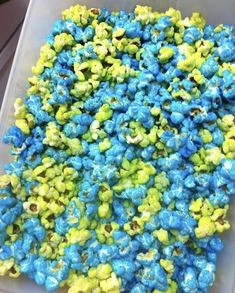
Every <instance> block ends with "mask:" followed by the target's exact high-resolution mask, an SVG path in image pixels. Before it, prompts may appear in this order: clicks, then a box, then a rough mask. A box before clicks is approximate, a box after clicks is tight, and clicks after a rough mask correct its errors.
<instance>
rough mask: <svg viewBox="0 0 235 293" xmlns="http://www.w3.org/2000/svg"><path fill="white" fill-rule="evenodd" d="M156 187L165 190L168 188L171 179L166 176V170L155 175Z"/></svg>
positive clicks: (161, 190)
mask: <svg viewBox="0 0 235 293" xmlns="http://www.w3.org/2000/svg"><path fill="white" fill-rule="evenodd" d="M154 182H155V184H154V185H155V187H156V189H157V190H158V191H160V192H164V191H166V190H167V188H168V186H169V185H170V181H169V179H168V178H167V176H166V173H165V172H161V173H158V174H157V175H156V176H155V177H154Z"/></svg>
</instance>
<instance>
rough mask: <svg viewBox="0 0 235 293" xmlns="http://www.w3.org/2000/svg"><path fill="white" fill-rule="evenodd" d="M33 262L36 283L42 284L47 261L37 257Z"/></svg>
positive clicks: (44, 279)
mask: <svg viewBox="0 0 235 293" xmlns="http://www.w3.org/2000/svg"><path fill="white" fill-rule="evenodd" d="M33 264H34V268H35V270H36V272H35V275H34V280H35V282H36V283H37V284H38V285H43V284H44V283H45V281H46V277H47V266H48V262H47V261H46V260H45V259H44V258H43V257H39V258H37V259H36V260H35V261H34V263H33Z"/></svg>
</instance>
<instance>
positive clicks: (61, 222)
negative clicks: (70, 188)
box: [55, 200, 81, 235]
mask: <svg viewBox="0 0 235 293" xmlns="http://www.w3.org/2000/svg"><path fill="white" fill-rule="evenodd" d="M80 218H81V211H80V209H79V207H77V204H76V202H75V201H74V200H72V201H70V203H69V205H68V206H67V207H66V209H65V211H64V213H63V214H62V215H61V216H59V217H57V218H56V219H55V231H56V232H57V233H58V234H59V235H65V234H66V233H67V232H68V231H69V229H70V228H72V227H76V226H78V225H79V220H80Z"/></svg>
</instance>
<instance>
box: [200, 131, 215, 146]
mask: <svg viewBox="0 0 235 293" xmlns="http://www.w3.org/2000/svg"><path fill="white" fill-rule="evenodd" d="M199 136H200V137H201V139H202V141H203V143H210V142H212V135H211V133H210V131H209V130H207V129H201V130H200V131H199Z"/></svg>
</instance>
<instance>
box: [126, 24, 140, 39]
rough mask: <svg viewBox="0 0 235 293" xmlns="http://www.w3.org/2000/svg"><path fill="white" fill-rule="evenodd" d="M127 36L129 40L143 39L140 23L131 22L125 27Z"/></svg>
mask: <svg viewBox="0 0 235 293" xmlns="http://www.w3.org/2000/svg"><path fill="white" fill-rule="evenodd" d="M125 34H126V36H127V37H128V38H131V39H134V38H141V36H142V26H141V23H140V22H139V21H135V22H130V23H128V24H127V25H126V27H125Z"/></svg>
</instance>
